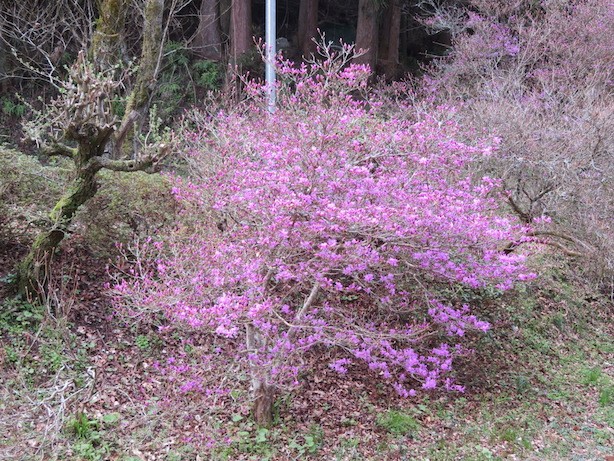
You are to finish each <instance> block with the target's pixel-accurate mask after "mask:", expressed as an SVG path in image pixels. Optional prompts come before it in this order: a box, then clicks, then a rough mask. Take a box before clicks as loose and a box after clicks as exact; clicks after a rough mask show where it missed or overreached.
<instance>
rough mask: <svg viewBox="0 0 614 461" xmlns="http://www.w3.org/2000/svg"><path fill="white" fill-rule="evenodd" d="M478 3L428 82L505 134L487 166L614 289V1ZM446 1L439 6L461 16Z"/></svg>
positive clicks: (524, 209) (513, 205)
mask: <svg viewBox="0 0 614 461" xmlns="http://www.w3.org/2000/svg"><path fill="white" fill-rule="evenodd" d="M469 3H470V4H471V8H470V11H469V10H468V11H467V12H466V14H465V15H460V14H457V15H456V16H454V17H456V18H457V19H458V20H459V21H461V24H458V23H457V24H449V21H448V24H446V25H445V27H447V28H448V29H449V30H452V31H454V33H455V40H454V44H453V47H452V49H451V50H450V53H449V55H448V56H447V57H445V58H443V59H441V60H439V61H437V62H436V63H435V64H434V65H433V67H432V68H431V69H430V72H429V76H428V78H427V87H428V89H429V90H431V91H432V95H434V97H435V98H436V99H437V100H438V101H439V103H444V104H453V105H456V106H458V107H459V117H460V118H461V119H462V120H463V123H464V124H465V125H466V126H472V127H474V128H475V129H477V130H479V131H488V132H490V133H492V134H493V135H496V136H498V137H500V138H501V140H502V143H501V148H500V150H499V155H496V156H492V157H490V158H489V159H488V160H487V161H485V162H483V167H484V170H485V171H487V172H488V173H489V174H493V175H497V176H500V177H502V178H503V179H504V180H505V184H506V188H507V189H508V190H509V191H510V195H509V197H508V200H509V203H510V209H512V210H514V211H515V212H516V213H517V214H518V215H519V216H520V217H521V219H523V220H524V221H525V222H527V223H531V224H533V225H535V226H536V229H535V233H536V234H537V235H536V237H538V238H539V239H540V241H541V242H542V243H544V244H547V245H550V246H551V247H554V248H556V251H557V252H562V253H564V254H565V255H568V256H573V257H574V258H577V259H578V260H579V261H580V264H578V265H577V267H578V269H579V271H581V272H582V274H583V276H585V275H590V276H592V277H591V278H592V280H594V281H595V282H596V284H598V285H600V286H601V287H602V288H604V289H605V292H606V293H608V294H609V295H610V297H612V293H614V291H612V289H613V286H614V251H613V250H612V245H611V242H612V240H613V239H614V228H613V227H612V216H613V215H614V202H613V201H612V197H613V196H614V183H613V181H612V178H614V162H612V155H611V152H612V149H613V146H614V116H613V115H614V113H613V110H612V107H614V105H613V99H612V94H613V93H612V62H613V60H614V51H613V50H614V39H613V37H612V34H611V32H610V29H611V27H610V25H611V24H612V22H613V21H614V10H613V9H612V7H611V2H609V1H607V0H588V1H585V0H572V1H565V2H563V1H559V0H544V1H540V2H533V1H525V0H517V1H514V2H499V1H493V0H472V1H471V2H469ZM442 8H443V9H442V10H440V11H438V12H437V14H436V16H437V15H439V16H441V17H442V18H444V19H449V18H450V17H452V15H451V14H447V13H446V12H445V8H444V7H442ZM430 22H433V23H436V24H443V23H444V21H443V20H439V21H438V20H437V19H436V18H431V19H430ZM537 221H540V223H539V224H538V223H537Z"/></svg>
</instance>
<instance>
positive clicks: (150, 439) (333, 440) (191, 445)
mask: <svg viewBox="0 0 614 461" xmlns="http://www.w3.org/2000/svg"><path fill="white" fill-rule="evenodd" d="M18 254H19V249H17V248H1V249H0V277H4V279H3V280H4V282H6V281H7V280H8V278H10V275H9V274H8V272H9V268H10V267H11V265H12V264H13V262H14V260H15V258H16V256H17V255H18ZM540 267H541V269H542V276H541V277H540V278H539V279H538V280H537V281H536V282H534V283H532V284H531V285H527V286H525V287H521V288H520V289H519V290H517V291H516V292H515V293H513V294H511V295H506V296H505V297H503V298H498V299H496V300H479V299H477V300H474V302H475V303H476V304H478V305H479V307H478V310H479V311H480V315H481V316H482V317H484V318H486V319H488V320H489V321H491V323H492V324H493V329H492V331H491V332H489V333H488V334H486V335H481V336H476V337H475V338H473V339H472V341H473V347H474V349H475V353H474V354H473V355H472V356H470V357H466V358H465V359H464V360H463V361H462V362H461V363H459V364H458V375H459V376H458V379H459V381H460V382H462V383H463V384H465V385H466V386H467V389H466V392H465V393H464V394H443V393H432V394H422V395H419V396H418V397H416V398H413V399H409V400H403V399H400V398H398V397H396V396H395V395H394V393H393V392H391V390H390V389H389V388H388V387H386V386H383V385H381V384H378V383H377V380H375V379H373V378H374V376H373V375H370V374H369V372H368V370H353V371H351V372H350V373H348V375H346V376H339V375H338V374H336V373H334V372H333V371H332V370H330V369H329V368H328V367H327V366H326V364H327V363H328V362H327V360H326V356H327V355H328V354H331V353H334V352H332V351H326V350H322V351H316V352H313V353H311V354H309V355H308V356H307V357H305V360H306V361H309V362H311V363H310V365H309V366H308V367H306V368H307V369H308V370H309V373H306V374H304V375H302V376H301V386H300V387H299V388H298V389H295V390H293V391H291V392H289V393H287V394H282V395H281V396H280V397H279V399H278V400H277V402H276V414H275V421H274V425H273V426H272V427H271V428H268V429H265V428H258V427H256V426H255V425H254V423H253V422H252V420H251V419H250V416H249V411H248V408H247V404H246V398H245V396H246V395H247V379H246V377H244V376H242V375H241V374H240V373H235V372H234V371H233V369H232V363H230V362H226V363H224V362H223V360H224V352H223V347H221V346H220V345H218V344H216V340H215V338H211V337H207V336H204V335H198V334H197V333H194V332H186V331H178V330H172V331H171V330H169V331H166V332H159V331H158V330H157V329H153V328H151V326H147V325H145V324H140V323H127V322H126V321H125V319H122V318H121V317H119V316H116V315H114V313H113V312H112V310H111V307H110V303H109V299H108V296H109V295H108V292H107V289H106V288H105V286H107V283H108V280H109V279H108V275H107V270H106V269H105V264H104V263H101V262H100V261H99V260H97V259H95V258H93V257H92V256H91V255H89V254H88V253H87V251H85V250H83V249H73V250H70V251H68V250H65V251H64V252H63V254H62V256H61V258H60V260H59V261H58V262H57V263H56V265H55V267H54V270H55V272H56V274H58V276H57V277H56V280H55V281H54V284H55V285H54V288H55V289H54V293H55V295H54V299H52V300H50V302H49V303H48V306H47V307H46V308H33V307H32V306H28V305H24V304H23V303H14V302H12V301H10V300H9V299H8V298H7V297H6V293H4V292H3V291H2V290H3V289H4V288H3V286H2V283H0V302H2V304H3V306H2V309H1V310H0V329H1V335H2V336H1V342H0V460H117V461H137V460H166V461H178V460H218V459H219V460H222V459H226V460H300V459H314V460H431V461H445V460H474V461H478V460H521V459H526V460H578V461H580V460H607V461H612V460H614V448H613V447H614V343H613V341H612V338H613V337H614V336H613V333H614V328H613V327H614V325H613V324H612V322H611V318H612V314H613V313H614V311H613V306H612V303H611V302H609V301H608V300H607V299H605V298H604V297H602V296H600V295H597V294H595V293H593V292H592V291H591V290H590V289H588V288H587V287H586V286H584V285H583V284H582V283H580V282H579V281H573V282H572V281H570V280H568V279H567V278H566V277H565V275H564V274H566V273H569V268H567V267H565V265H564V263H562V262H560V261H559V262H557V261H556V259H555V258H550V259H548V261H547V262H544V261H540ZM544 267H547V269H544ZM3 298H5V299H3ZM203 351H205V352H206V351H209V352H211V353H214V354H217V355H218V356H219V359H220V360H222V363H223V366H224V367H227V369H226V373H225V374H222V375H219V374H211V376H206V374H207V373H208V371H207V370H210V369H207V368H206V367H205V372H203V373H204V374H202V375H201V376H200V378H201V379H202V380H204V381H206V380H207V379H216V380H220V379H221V380H228V384H229V387H231V388H232V389H233V391H232V392H230V393H229V394H228V395H223V396H216V395H207V393H206V392H204V391H202V392H200V391H199V390H198V389H195V390H194V389H193V390H191V391H190V390H189V389H187V388H186V387H185V386H184V385H185V383H186V382H188V381H189V380H190V379H192V378H193V376H188V375H189V372H186V376H185V382H181V381H182V379H181V370H182V368H181V366H180V365H177V368H176V370H179V372H178V373H175V374H174V375H173V376H177V375H178V374H179V376H180V377H179V378H177V379H176V380H175V381H173V380H172V379H171V378H170V377H169V375H168V374H165V370H166V369H168V367H170V366H171V364H174V363H175V361H176V360H180V361H181V363H188V362H189V363H192V364H195V363H196V364H198V363H199V360H202V355H201V353H203ZM212 351H214V352H212ZM160 364H162V366H161V365H160ZM165 366H166V367H167V368H165Z"/></svg>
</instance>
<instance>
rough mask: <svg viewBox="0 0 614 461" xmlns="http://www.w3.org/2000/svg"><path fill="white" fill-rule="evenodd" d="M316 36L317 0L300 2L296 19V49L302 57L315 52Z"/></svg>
mask: <svg viewBox="0 0 614 461" xmlns="http://www.w3.org/2000/svg"><path fill="white" fill-rule="evenodd" d="M317 34H318V0H301V5H300V8H299V18H298V47H299V50H301V53H303V56H309V55H310V54H311V53H313V52H315V50H316V44H315V43H314V42H313V38H314V37H316V36H317Z"/></svg>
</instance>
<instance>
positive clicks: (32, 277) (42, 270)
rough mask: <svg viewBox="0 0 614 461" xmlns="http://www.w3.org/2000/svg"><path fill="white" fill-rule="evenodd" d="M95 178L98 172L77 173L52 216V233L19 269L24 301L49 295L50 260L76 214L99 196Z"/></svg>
mask: <svg viewBox="0 0 614 461" xmlns="http://www.w3.org/2000/svg"><path fill="white" fill-rule="evenodd" d="M95 175H96V172H95V171H89V170H80V171H79V172H78V177H77V178H76V179H75V180H74V181H73V184H72V185H71V187H70V188H69V190H68V192H66V193H65V194H64V195H63V196H62V198H60V200H59V201H58V202H57V204H56V205H55V207H54V208H53V211H52V212H51V214H50V216H49V218H50V219H51V221H52V227H51V229H49V230H47V231H45V232H43V233H42V234H40V235H39V236H38V237H37V238H36V240H34V243H33V244H32V247H31V248H30V252H29V253H28V254H27V256H26V257H25V258H24V259H23V260H22V261H21V263H20V264H19V266H18V267H17V288H18V293H19V295H21V296H22V297H23V298H24V299H32V298H41V297H42V296H43V295H44V294H45V293H46V292H47V287H48V283H49V265H50V263H51V258H52V257H53V254H54V253H55V250H56V249H57V248H58V246H59V245H60V243H61V242H62V240H63V239H64V237H65V236H66V234H67V233H68V227H69V226H70V223H71V222H72V218H73V216H74V214H75V213H76V211H77V210H78V209H79V207H80V206H81V205H83V204H84V203H85V202H87V201H88V200H89V199H90V198H92V197H93V196H94V195H95V194H96V191H97V190H98V183H97V182H96V179H95Z"/></svg>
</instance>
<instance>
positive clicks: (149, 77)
mask: <svg viewBox="0 0 614 461" xmlns="http://www.w3.org/2000/svg"><path fill="white" fill-rule="evenodd" d="M163 19H164V0H147V3H146V5H145V24H144V26H143V48H142V51H141V59H140V61H139V70H138V74H137V77H136V83H135V85H134V88H133V89H132V92H131V93H130V96H129V97H128V102H127V104H126V113H125V115H124V119H123V120H122V125H125V124H127V123H130V124H132V123H136V125H137V127H139V128H140V127H141V126H142V123H143V117H144V116H145V113H146V112H147V110H148V109H149V100H150V97H151V94H152V92H153V90H154V89H155V86H156V80H157V77H158V72H159V70H160V69H159V60H160V58H161V51H162V50H161V49H162V45H163V40H164V37H163V36H162V35H163V27H164V21H163ZM134 131H135V130H127V131H126V138H125V139H121V140H119V142H118V145H117V146H116V155H117V154H119V150H120V149H122V150H123V152H124V154H126V155H127V156H128V157H132V158H134V157H135V156H136V154H137V150H138V146H137V145H136V143H135V142H134ZM122 146H123V147H122Z"/></svg>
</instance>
